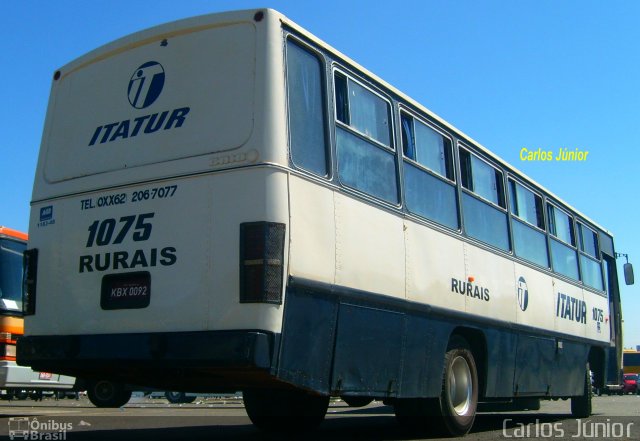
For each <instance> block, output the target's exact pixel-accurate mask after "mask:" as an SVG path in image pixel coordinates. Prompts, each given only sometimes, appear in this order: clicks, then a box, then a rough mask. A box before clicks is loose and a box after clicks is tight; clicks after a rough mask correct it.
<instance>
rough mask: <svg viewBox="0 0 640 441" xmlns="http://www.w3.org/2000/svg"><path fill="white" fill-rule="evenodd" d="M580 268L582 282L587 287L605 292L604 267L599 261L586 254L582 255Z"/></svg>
mask: <svg viewBox="0 0 640 441" xmlns="http://www.w3.org/2000/svg"><path fill="white" fill-rule="evenodd" d="M580 268H582V281H583V282H584V284H585V285H588V286H590V287H591V288H595V289H597V290H600V291H603V290H604V285H603V281H602V265H601V264H600V262H599V261H597V260H595V259H592V258H590V257H588V256H585V255H584V254H580Z"/></svg>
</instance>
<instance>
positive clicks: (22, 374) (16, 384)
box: [0, 361, 75, 390]
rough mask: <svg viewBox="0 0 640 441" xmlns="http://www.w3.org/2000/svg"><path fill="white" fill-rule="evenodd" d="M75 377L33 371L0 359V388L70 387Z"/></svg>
mask: <svg viewBox="0 0 640 441" xmlns="http://www.w3.org/2000/svg"><path fill="white" fill-rule="evenodd" d="M74 384H75V378H72V377H66V376H64V375H56V374H50V373H45V372H35V371H33V370H32V369H31V368H30V367H27V366H18V365H17V364H16V363H15V362H14V361H0V389H2V390H6V389H27V390H36V389H45V390H59V389H71V388H73V386H74Z"/></svg>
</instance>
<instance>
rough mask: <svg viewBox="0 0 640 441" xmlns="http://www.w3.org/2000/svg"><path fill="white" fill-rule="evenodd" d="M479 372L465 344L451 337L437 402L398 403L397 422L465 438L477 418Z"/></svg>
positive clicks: (461, 340)
mask: <svg viewBox="0 0 640 441" xmlns="http://www.w3.org/2000/svg"><path fill="white" fill-rule="evenodd" d="M477 407H478V371H477V369H476V363H475V360H474V357H473V353H472V352H471V349H470V347H469V344H468V343H467V341H466V340H465V339H464V338H462V337H460V336H457V335H454V336H453V337H452V338H451V340H450V341H449V345H448V347H447V352H446V354H445V358H444V371H443V375H442V388H441V391H440V396H439V397H438V398H411V399H398V400H396V403H395V414H396V418H397V419H398V421H399V422H400V423H401V424H406V425H409V426H412V427H414V428H421V429H429V430H430V431H432V432H435V433H444V434H446V435H449V436H462V435H465V434H466V433H467V432H469V430H471V426H473V422H474V420H475V417H476V409H477Z"/></svg>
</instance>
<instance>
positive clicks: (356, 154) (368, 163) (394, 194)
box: [336, 127, 398, 203]
mask: <svg viewBox="0 0 640 441" xmlns="http://www.w3.org/2000/svg"><path fill="white" fill-rule="evenodd" d="M336 147H337V151H338V174H339V177H340V181H341V182H342V183H343V184H345V185H347V186H349V187H352V188H355V189H358V190H360V191H362V192H364V193H368V194H370V195H372V196H375V197H377V198H379V199H382V200H385V201H387V202H392V203H397V202H398V189H397V185H396V166H395V157H394V155H393V152H391V151H388V150H386V149H382V148H380V147H377V146H375V145H374V144H371V143H370V142H368V141H365V140H364V139H362V138H361V137H359V136H357V135H355V134H353V133H351V132H349V131H347V130H345V129H342V128H339V127H338V128H336Z"/></svg>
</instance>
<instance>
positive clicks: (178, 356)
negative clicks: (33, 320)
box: [17, 330, 276, 392]
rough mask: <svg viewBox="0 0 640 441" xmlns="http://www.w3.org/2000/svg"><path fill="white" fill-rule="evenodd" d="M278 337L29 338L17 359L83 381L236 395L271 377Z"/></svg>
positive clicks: (212, 334)
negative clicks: (233, 392) (105, 381)
mask: <svg viewBox="0 0 640 441" xmlns="http://www.w3.org/2000/svg"><path fill="white" fill-rule="evenodd" d="M275 337H276V336H275V335H274V334H272V333H270V332H266V331H253V330H247V331H244V330H243V331H202V332H170V333H135V334H100V335H66V336H26V337H22V338H20V339H19V340H18V345H17V360H18V364H20V365H24V366H31V367H32V368H33V369H35V370H44V371H48V372H58V373H64V374H66V375H73V376H76V377H78V378H82V379H106V380H110V381H118V382H122V383H126V384H132V385H137V386H148V387H159V388H170V389H169V390H181V391H189V390H193V391H195V392H206V391H208V390H210V391H223V390H233V391H235V390H239V388H242V387H250V386H251V385H252V384H254V383H259V382H264V381H265V379H267V380H268V379H269V378H271V375H270V371H271V367H272V357H273V354H274V345H275V340H276V338H275ZM274 381H275V379H274Z"/></svg>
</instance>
